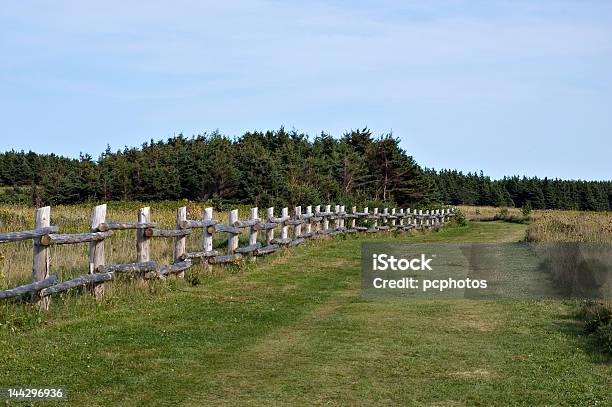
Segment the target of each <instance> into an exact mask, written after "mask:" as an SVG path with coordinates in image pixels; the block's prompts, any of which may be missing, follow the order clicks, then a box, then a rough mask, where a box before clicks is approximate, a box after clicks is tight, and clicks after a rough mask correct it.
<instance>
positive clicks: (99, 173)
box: [0, 128, 612, 211]
mask: <svg viewBox="0 0 612 407" xmlns="http://www.w3.org/2000/svg"><path fill="white" fill-rule="evenodd" d="M0 186H1V187H2V188H1V190H0V201H2V202H8V203H28V204H32V205H41V204H67V203H77V202H84V201H90V200H91V201H93V200H104V201H107V200H143V201H150V200H166V199H168V200H174V199H190V200H196V201H202V200H213V201H214V200H217V201H219V202H232V203H253V204H256V205H258V206H261V207H264V206H271V205H276V206H281V205H283V206H284V205H289V206H292V205H299V204H305V203H312V204H316V203H325V202H342V203H345V204H347V205H350V204H354V205H362V204H367V203H368V202H385V203H394V204H397V205H413V206H414V205H419V204H436V203H438V204H452V205H458V204H471V205H493V206H517V207H524V206H529V207H532V208H534V209H581V210H596V211H604V210H610V207H611V206H612V182H610V181H601V182H599V181H598V182H595V181H574V180H558V179H554V180H551V179H547V178H544V179H539V178H525V177H522V178H519V177H507V178H504V179H502V180H492V179H490V178H489V177H487V176H485V175H484V174H482V172H481V173H479V174H478V173H467V174H464V173H462V172H461V171H456V170H442V171H436V170H433V169H426V168H422V167H421V166H419V165H418V164H417V163H416V161H415V160H414V159H413V158H412V156H410V155H409V154H408V153H407V152H406V151H404V150H402V149H401V148H400V147H399V139H397V138H394V137H393V136H392V135H384V136H380V137H375V136H373V135H372V133H371V131H370V130H368V129H367V128H366V129H362V130H354V131H351V132H347V133H345V134H344V135H343V136H342V137H340V138H334V137H332V136H330V135H327V134H321V135H320V136H318V137H315V138H314V139H310V138H309V137H308V136H307V135H305V134H303V133H298V132H296V131H290V132H288V131H286V130H284V129H283V128H281V129H280V130H278V131H266V132H248V133H245V134H244V135H242V136H241V137H238V138H235V139H232V138H228V137H225V136H222V135H220V134H218V133H212V134H206V135H200V136H194V137H190V138H187V137H184V136H182V135H179V136H177V137H172V138H170V139H168V140H166V141H153V140H151V141H150V142H148V143H144V144H143V145H142V146H140V147H139V148H136V147H131V148H130V147H126V148H124V149H123V150H120V151H111V149H110V148H107V150H106V151H105V152H104V153H102V154H101V155H100V156H99V157H98V158H97V159H94V158H92V157H91V156H89V155H81V156H80V157H79V158H78V159H75V158H68V157H62V156H57V155H54V154H37V153H34V152H31V151H30V152H24V151H13V150H11V151H7V152H5V153H2V154H0Z"/></svg>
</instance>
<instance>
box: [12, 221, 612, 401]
mask: <svg viewBox="0 0 612 407" xmlns="http://www.w3.org/2000/svg"><path fill="white" fill-rule="evenodd" d="M524 233H525V226H524V225H519V224H511V223H502V222H488V223H470V224H469V225H468V226H466V227H462V228H454V229H448V230H444V231H441V232H438V233H432V234H424V235H420V234H418V235H413V236H410V235H401V237H399V238H398V237H393V236H391V235H388V236H387V237H385V238H384V239H386V240H395V241H397V240H401V241H412V242H425V241H427V242H434V241H440V242H459V241H475V242H478V241H480V242H492V241H516V240H519V239H521V238H522V237H523V236H524ZM368 239H370V237H361V238H346V239H342V238H337V239H334V240H325V241H322V242H311V243H308V244H307V245H305V246H303V247H299V248H296V249H294V250H293V253H291V255H287V256H282V255H281V256H272V257H269V258H266V259H263V261H260V262H258V264H257V265H256V266H252V267H245V268H243V269H241V270H228V271H225V272H216V273H215V274H214V275H212V276H205V275H200V278H201V279H202V280H203V282H202V284H200V285H198V286H196V287H190V286H188V285H187V284H184V283H181V282H179V283H176V284H166V283H164V284H156V285H154V286H153V287H152V288H151V289H150V290H146V289H145V288H142V287H141V288H135V287H133V288H123V289H119V288H118V289H116V290H115V295H109V296H108V297H107V298H106V299H105V301H104V302H103V303H102V304H99V305H97V304H95V303H93V302H92V301H91V299H89V298H87V297H81V298H69V299H67V300H65V301H64V303H63V304H59V301H57V303H56V304H55V305H56V306H55V307H53V308H52V310H51V312H50V313H49V314H48V315H45V316H43V317H42V321H40V322H37V321H32V320H30V319H28V317H27V315H30V314H27V313H24V315H22V316H21V317H19V318H21V319H19V318H17V320H16V321H13V322H10V321H6V318H5V320H1V321H0V322H2V323H3V326H2V327H0V349H2V353H1V354H0V363H1V364H2V367H3V368H2V369H1V371H0V387H3V386H9V385H19V384H21V385H30V384H36V385H39V386H41V385H61V386H65V387H67V389H68V392H69V397H70V402H71V403H70V405H87V406H98V405H99V406H106V405H126V406H127V405H129V406H134V405H142V406H151V405H186V406H200V405H232V406H233V405H288V404H291V405H312V404H317V405H323V404H325V405H372V404H378V405H435V406H463V405H482V406H492V405H504V406H505V405H529V406H531V405H547V406H550V405H555V406H556V405H578V406H588V405H610V404H611V403H612V396H611V395H610V387H611V385H612V366H610V365H609V364H606V363H605V362H604V361H602V360H601V359H600V358H599V357H598V356H597V355H596V354H595V353H591V352H590V351H589V347H588V343H586V342H585V340H584V339H583V338H582V337H580V336H578V335H576V330H577V327H576V326H575V324H574V323H573V319H572V312H573V308H572V304H571V303H562V302H554V301H497V302H493V301H469V300H461V301H365V300H362V299H361V296H360V290H359V284H360V281H359V252H360V251H359V249H360V245H361V243H362V242H365V241H367V240H368ZM372 239H375V240H377V241H379V240H380V239H376V238H372ZM111 291H112V290H111Z"/></svg>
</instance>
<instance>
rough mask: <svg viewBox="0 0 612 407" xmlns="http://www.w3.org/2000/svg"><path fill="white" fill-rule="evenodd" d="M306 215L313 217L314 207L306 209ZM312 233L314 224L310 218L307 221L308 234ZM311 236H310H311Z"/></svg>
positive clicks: (310, 206)
mask: <svg viewBox="0 0 612 407" xmlns="http://www.w3.org/2000/svg"><path fill="white" fill-rule="evenodd" d="M306 215H309V216H310V215H312V205H308V206H307V207H306ZM310 233H312V223H311V220H310V217H309V218H308V219H307V220H306V234H310ZM309 236H310V235H309Z"/></svg>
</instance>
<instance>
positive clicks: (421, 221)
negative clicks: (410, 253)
mask: <svg viewBox="0 0 612 407" xmlns="http://www.w3.org/2000/svg"><path fill="white" fill-rule="evenodd" d="M422 228H423V209H419V229H422Z"/></svg>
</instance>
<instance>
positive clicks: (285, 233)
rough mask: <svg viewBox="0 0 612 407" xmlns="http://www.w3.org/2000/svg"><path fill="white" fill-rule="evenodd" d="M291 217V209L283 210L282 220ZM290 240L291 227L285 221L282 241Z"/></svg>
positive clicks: (282, 229) (282, 228)
mask: <svg viewBox="0 0 612 407" xmlns="http://www.w3.org/2000/svg"><path fill="white" fill-rule="evenodd" d="M287 217H289V208H283V209H282V210H281V218H283V219H285V218H287ZM288 238H289V226H288V224H287V221H283V226H282V227H281V239H283V241H285V239H288Z"/></svg>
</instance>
